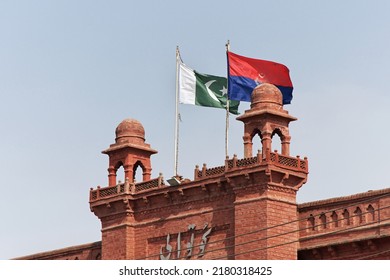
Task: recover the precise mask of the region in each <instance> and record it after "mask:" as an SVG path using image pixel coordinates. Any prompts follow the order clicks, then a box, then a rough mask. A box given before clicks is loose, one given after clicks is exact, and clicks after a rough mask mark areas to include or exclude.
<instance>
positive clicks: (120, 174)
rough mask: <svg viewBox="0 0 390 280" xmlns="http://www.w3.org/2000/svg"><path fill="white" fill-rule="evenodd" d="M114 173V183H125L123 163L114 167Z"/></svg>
mask: <svg viewBox="0 0 390 280" xmlns="http://www.w3.org/2000/svg"><path fill="white" fill-rule="evenodd" d="M115 173H116V182H117V183H119V182H122V183H123V182H124V181H125V169H124V167H123V163H122V162H121V161H120V162H118V163H117V164H116V166H115Z"/></svg>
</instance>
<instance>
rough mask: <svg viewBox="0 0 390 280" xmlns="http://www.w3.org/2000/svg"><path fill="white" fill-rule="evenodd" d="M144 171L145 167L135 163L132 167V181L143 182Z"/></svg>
mask: <svg viewBox="0 0 390 280" xmlns="http://www.w3.org/2000/svg"><path fill="white" fill-rule="evenodd" d="M144 171H145V167H144V166H143V164H142V163H141V162H140V161H137V162H136V163H135V164H134V167H133V181H134V182H137V183H139V182H142V181H143V180H144V178H143V173H144Z"/></svg>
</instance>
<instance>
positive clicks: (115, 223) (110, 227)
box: [21, 84, 390, 260]
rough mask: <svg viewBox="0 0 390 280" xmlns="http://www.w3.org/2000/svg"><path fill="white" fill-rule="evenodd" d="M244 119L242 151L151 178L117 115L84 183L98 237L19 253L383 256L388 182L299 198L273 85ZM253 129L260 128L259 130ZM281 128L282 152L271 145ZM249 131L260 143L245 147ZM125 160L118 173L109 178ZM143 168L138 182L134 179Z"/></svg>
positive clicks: (303, 169) (134, 124) (388, 237)
mask: <svg viewBox="0 0 390 280" xmlns="http://www.w3.org/2000/svg"><path fill="white" fill-rule="evenodd" d="M237 119H238V120H240V121H242V122H243V124H244V136H243V146H244V158H243V159H238V158H237V156H233V157H232V158H226V159H225V162H224V164H223V165H221V166H218V167H213V168H208V167H207V165H206V164H204V165H203V166H202V167H201V168H200V167H198V166H196V168H195V170H194V179H193V180H189V179H183V178H182V177H180V176H175V177H174V178H172V179H170V180H167V182H165V180H164V178H163V176H162V174H160V175H159V176H158V177H157V178H154V179H151V170H152V164H151V156H152V155H153V154H155V153H157V151H155V150H153V149H152V148H151V147H150V145H149V144H147V143H146V142H145V131H144V128H143V127H142V124H141V123H140V122H138V121H136V120H133V119H127V120H124V121H123V122H121V123H120V124H119V125H118V127H117V129H116V138H115V143H114V144H112V145H110V147H109V148H108V149H107V150H105V151H103V153H105V154H107V155H108V157H109V167H108V186H107V187H104V188H101V187H98V188H96V189H91V190H90V200H89V203H90V208H91V211H92V212H93V213H94V214H95V215H96V216H97V218H99V219H100V221H101V225H102V230H101V232H102V240H101V242H97V243H92V244H86V245H80V246H76V247H72V248H65V249H61V250H56V251H52V252H46V253H40V254H36V255H31V256H27V257H22V258H21V259H76V258H77V259H100V258H101V259H149V260H158V259H270V260H272V259H276V260H281V259H292V260H294V259H358V258H366V259H390V221H389V219H390V206H389V205H390V189H385V190H380V191H372V192H367V193H363V194H357V195H352V196H349V197H341V198H334V199H328V200H322V201H316V202H310V203H304V204H300V205H297V203H296V194H297V192H298V191H299V189H300V188H301V187H302V186H303V184H305V183H306V180H307V175H308V160H307V159H306V158H300V157H299V156H297V157H291V156H290V155H289V152H290V141H291V136H290V134H289V123H290V122H291V121H295V120H296V118H294V117H292V116H290V115H289V114H288V112H287V111H286V110H284V109H283V105H282V96H281V93H280V91H279V90H278V89H277V88H276V87H275V86H273V85H270V84H262V85H261V86H259V87H257V88H256V89H255V90H254V91H253V93H252V103H251V108H250V109H249V110H247V111H245V113H244V114H243V115H241V116H239V117H238V118H237ZM258 136H259V137H258ZM273 137H279V138H280V140H281V141H280V142H281V147H280V151H281V152H280V153H279V152H278V151H277V150H275V151H272V149H271V147H272V139H273ZM253 139H258V140H260V141H261V147H262V149H261V150H260V151H255V152H254V151H252V147H253ZM120 167H123V168H124V172H125V177H126V179H125V182H120V181H118V180H117V178H116V172H117V170H118V169H119V168H120ZM138 167H140V168H141V169H142V174H143V176H142V177H143V181H142V182H135V179H134V178H135V172H136V171H137V170H138Z"/></svg>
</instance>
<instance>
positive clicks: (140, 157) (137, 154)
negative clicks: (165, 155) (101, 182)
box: [102, 119, 157, 186]
mask: <svg viewBox="0 0 390 280" xmlns="http://www.w3.org/2000/svg"><path fill="white" fill-rule="evenodd" d="M115 136H116V137H115V143H114V144H111V145H110V147H109V148H108V149H106V150H104V151H102V153H103V154H107V155H108V156H109V167H108V185H109V186H115V185H116V184H117V181H116V172H117V170H118V169H119V168H120V167H121V166H123V168H124V171H125V177H124V178H125V179H128V180H129V182H130V183H132V182H134V178H135V172H136V170H137V168H138V167H141V169H142V178H143V181H147V180H150V175H151V171H152V166H151V161H150V156H151V155H153V154H155V153H157V151H156V150H153V149H152V148H151V147H150V145H149V144H148V143H146V142H145V129H144V127H143V126H142V124H141V123H140V122H139V121H137V120H135V119H125V120H123V121H122V122H121V123H120V124H119V125H118V126H117V127H116V129H115Z"/></svg>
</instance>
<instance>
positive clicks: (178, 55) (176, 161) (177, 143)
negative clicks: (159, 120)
mask: <svg viewBox="0 0 390 280" xmlns="http://www.w3.org/2000/svg"><path fill="white" fill-rule="evenodd" d="M179 59H180V52H179V46H176V97H175V158H174V172H173V174H174V175H175V176H177V175H178V174H177V166H178V159H179V114H180V113H179Z"/></svg>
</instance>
